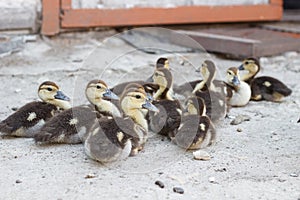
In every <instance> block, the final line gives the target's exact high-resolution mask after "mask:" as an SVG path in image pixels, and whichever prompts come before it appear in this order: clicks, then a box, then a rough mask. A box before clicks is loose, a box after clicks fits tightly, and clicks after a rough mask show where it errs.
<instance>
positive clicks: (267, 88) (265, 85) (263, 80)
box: [251, 76, 292, 96]
mask: <svg viewBox="0 0 300 200" xmlns="http://www.w3.org/2000/svg"><path fill="white" fill-rule="evenodd" d="M251 85H257V86H258V87H259V88H260V90H261V91H262V92H265V93H268V94H272V93H274V92H277V93H279V94H281V95H283V96H289V95H290V94H291V93H292V90H291V89H290V88H288V87H287V86H286V85H285V84H284V83H283V82H281V81H279V80H278V79H275V78H273V77H270V76H261V77H258V78H255V79H253V80H252V82H251Z"/></svg>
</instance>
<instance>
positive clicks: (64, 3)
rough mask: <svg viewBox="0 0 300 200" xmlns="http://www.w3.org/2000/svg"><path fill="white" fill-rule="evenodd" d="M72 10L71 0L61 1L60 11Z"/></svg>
mask: <svg viewBox="0 0 300 200" xmlns="http://www.w3.org/2000/svg"><path fill="white" fill-rule="evenodd" d="M71 8H72V0H61V9H62V10H69V9H71Z"/></svg>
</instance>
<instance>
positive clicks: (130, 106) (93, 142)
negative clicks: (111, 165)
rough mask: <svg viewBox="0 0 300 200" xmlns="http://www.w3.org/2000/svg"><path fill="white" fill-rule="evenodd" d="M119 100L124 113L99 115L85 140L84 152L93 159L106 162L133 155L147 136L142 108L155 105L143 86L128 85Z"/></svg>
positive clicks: (154, 108) (146, 126)
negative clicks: (107, 115)
mask: <svg viewBox="0 0 300 200" xmlns="http://www.w3.org/2000/svg"><path fill="white" fill-rule="evenodd" d="M120 104H121V108H122V109H123V112H124V114H125V117H124V118H122V117H114V118H112V117H102V118H100V119H99V120H98V121H96V122H95V123H94V126H93V127H92V129H91V130H90V133H89V135H88V137H87V139H86V140H85V143H84V148H85V152H86V154H87V155H88V156H89V157H90V158H92V159H94V160H96V161H99V162H102V163H107V162H113V161H116V160H120V159H124V158H126V157H128V156H129V155H131V156H134V155H136V154H137V153H138V151H139V150H141V149H143V146H144V144H145V142H146V140H147V134H148V124H147V121H146V119H145V117H144V114H143V112H142V109H149V110H152V111H154V112H157V111H158V109H157V108H156V107H155V106H154V105H152V104H151V103H150V101H149V100H148V99H147V94H146V92H145V90H144V89H141V88H139V89H137V88H129V89H127V90H126V91H125V92H124V93H123V94H122V96H121V99H120Z"/></svg>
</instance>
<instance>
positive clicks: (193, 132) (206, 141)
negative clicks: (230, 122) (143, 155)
mask: <svg viewBox="0 0 300 200" xmlns="http://www.w3.org/2000/svg"><path fill="white" fill-rule="evenodd" d="M186 102H187V103H186V112H185V113H184V114H183V117H182V119H181V124H180V127H179V129H178V132H177V133H176V135H175V138H174V140H173V141H174V142H175V143H176V144H177V145H178V146H180V147H182V148H184V149H187V150H195V149H200V148H202V147H205V146H210V145H211V144H213V143H214V141H215V138H216V131H215V128H214V125H213V123H212V122H211V120H210V118H209V117H208V116H206V115H205V113H206V111H205V103H204V100H203V99H202V98H200V97H190V98H188V100H187V101H186Z"/></svg>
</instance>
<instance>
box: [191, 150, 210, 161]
mask: <svg viewBox="0 0 300 200" xmlns="http://www.w3.org/2000/svg"><path fill="white" fill-rule="evenodd" d="M193 156H194V159H195V160H210V159H211V156H210V155H209V153H207V152H206V151H204V150H198V151H194V152H193Z"/></svg>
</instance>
